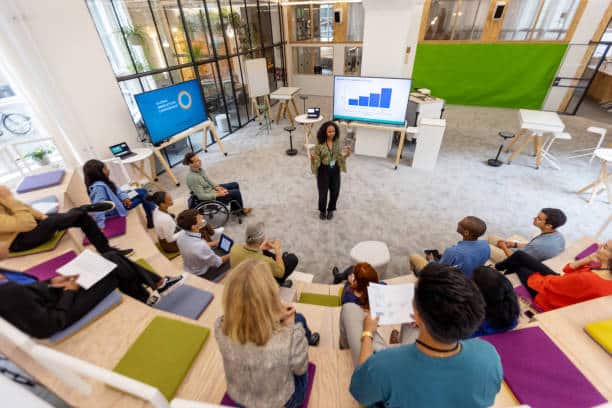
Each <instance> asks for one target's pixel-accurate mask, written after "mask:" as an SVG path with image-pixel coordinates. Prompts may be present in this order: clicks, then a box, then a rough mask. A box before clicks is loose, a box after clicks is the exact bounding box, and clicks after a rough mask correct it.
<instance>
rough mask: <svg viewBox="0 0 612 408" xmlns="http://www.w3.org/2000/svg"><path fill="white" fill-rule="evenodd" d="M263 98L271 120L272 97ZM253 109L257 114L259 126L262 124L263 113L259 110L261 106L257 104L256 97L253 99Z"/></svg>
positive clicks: (264, 96) (265, 96)
mask: <svg viewBox="0 0 612 408" xmlns="http://www.w3.org/2000/svg"><path fill="white" fill-rule="evenodd" d="M262 98H263V100H264V103H265V105H266V109H268V118H271V117H272V108H271V107H270V97H269V96H268V95H263V96H262ZM251 109H253V112H255V113H256V114H257V121H258V122H259V124H261V123H262V122H261V111H260V110H259V104H258V103H257V97H256V96H255V97H252V98H251Z"/></svg>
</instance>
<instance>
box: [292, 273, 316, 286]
mask: <svg viewBox="0 0 612 408" xmlns="http://www.w3.org/2000/svg"><path fill="white" fill-rule="evenodd" d="M289 279H291V280H292V281H300V282H306V283H312V280H313V279H314V275H313V274H310V273H304V272H298V271H295V272H293V273H292V274H291V276H289Z"/></svg>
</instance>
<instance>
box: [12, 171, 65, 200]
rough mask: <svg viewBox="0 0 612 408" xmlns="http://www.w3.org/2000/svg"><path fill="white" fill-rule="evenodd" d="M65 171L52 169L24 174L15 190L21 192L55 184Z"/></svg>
mask: <svg viewBox="0 0 612 408" xmlns="http://www.w3.org/2000/svg"><path fill="white" fill-rule="evenodd" d="M65 173H66V172H65V171H64V170H53V171H48V172H46V173H41V174H34V175H32V176H26V177H24V178H23V180H21V183H19V186H17V190H15V191H17V192H18V193H19V194H21V193H27V192H28V191H34V190H39V189H41V188H46V187H51V186H56V185H58V184H60V183H61V182H62V180H63V178H64V174H65Z"/></svg>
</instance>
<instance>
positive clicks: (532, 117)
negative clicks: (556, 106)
mask: <svg viewBox="0 0 612 408" xmlns="http://www.w3.org/2000/svg"><path fill="white" fill-rule="evenodd" d="M519 120H520V121H521V129H520V130H519V131H518V133H517V134H516V137H515V138H514V139H513V140H512V142H511V143H510V144H509V145H508V147H507V148H506V153H508V152H510V150H511V148H512V146H514V145H515V144H516V143H517V142H518V140H519V139H520V138H521V137H523V141H522V143H521V144H520V145H519V147H518V149H516V150H515V151H514V152H513V153H512V155H511V156H510V158H509V159H508V164H510V163H512V160H514V159H515V158H516V156H518V154H519V153H520V152H521V151H522V150H523V149H524V148H525V146H527V145H528V144H529V142H531V141H532V140H533V142H534V146H535V153H536V169H539V168H540V165H541V164H542V157H543V155H542V138H543V137H544V133H548V132H563V130H564V129H565V124H564V123H563V122H562V121H561V118H560V117H559V115H558V114H557V113H556V112H544V111H536V110H529V109H519ZM544 158H546V159H547V160H550V159H549V158H548V157H545V156H544Z"/></svg>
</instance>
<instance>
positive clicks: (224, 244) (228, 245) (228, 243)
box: [219, 234, 234, 253]
mask: <svg viewBox="0 0 612 408" xmlns="http://www.w3.org/2000/svg"><path fill="white" fill-rule="evenodd" d="M232 245H234V241H232V239H231V238H229V237H228V236H227V235H225V234H221V239H220V240H219V248H221V249H222V250H223V252H225V253H229V251H230V249H232Z"/></svg>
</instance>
